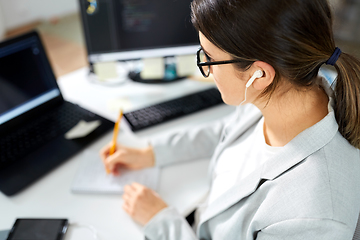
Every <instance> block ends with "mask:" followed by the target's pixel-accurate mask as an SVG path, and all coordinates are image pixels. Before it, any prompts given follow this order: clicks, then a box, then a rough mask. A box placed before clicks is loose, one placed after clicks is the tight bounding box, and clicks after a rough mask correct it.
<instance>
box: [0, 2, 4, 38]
mask: <svg viewBox="0 0 360 240" xmlns="http://www.w3.org/2000/svg"><path fill="white" fill-rule="evenodd" d="M4 35H5V25H4V15H3V11H2V7H1V4H0V41H1V40H3V38H4Z"/></svg>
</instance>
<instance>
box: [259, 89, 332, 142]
mask: <svg viewBox="0 0 360 240" xmlns="http://www.w3.org/2000/svg"><path fill="white" fill-rule="evenodd" d="M328 101H329V99H328V96H327V95H326V93H325V91H324V90H323V89H322V88H321V87H313V88H311V89H308V90H305V91H298V90H296V89H294V88H291V90H289V91H287V92H286V93H284V94H282V95H281V96H278V94H274V95H273V96H272V97H271V99H270V101H269V102H268V103H267V104H266V103H264V102H263V103H259V104H255V105H256V106H257V107H258V108H259V109H260V110H261V112H262V114H263V116H264V120H265V121H264V136H265V141H266V143H267V144H268V145H270V146H274V147H282V146H285V145H286V144H287V143H288V142H290V141H291V140H292V139H293V138H294V137H296V136H297V135H298V134H299V133H301V132H302V131H304V130H305V129H307V128H309V127H311V126H313V125H314V124H316V123H317V122H319V121H320V120H321V119H323V118H324V117H325V116H326V115H327V114H328Z"/></svg>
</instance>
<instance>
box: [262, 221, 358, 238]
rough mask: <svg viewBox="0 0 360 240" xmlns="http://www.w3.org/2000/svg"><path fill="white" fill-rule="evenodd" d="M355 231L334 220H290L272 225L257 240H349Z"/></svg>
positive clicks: (263, 230)
mask: <svg viewBox="0 0 360 240" xmlns="http://www.w3.org/2000/svg"><path fill="white" fill-rule="evenodd" d="M353 234H354V230H353V229H352V228H350V227H349V226H347V225H346V224H344V223H342V222H338V221H336V220H332V219H312V218H304V219H290V220H286V221H282V222H278V223H275V224H272V225H270V226H268V227H266V228H264V229H262V230H261V231H260V232H258V234H257V238H256V240H283V239H291V240H303V239H312V240H348V239H352V237H353Z"/></svg>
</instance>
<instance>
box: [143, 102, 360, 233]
mask: <svg viewBox="0 0 360 240" xmlns="http://www.w3.org/2000/svg"><path fill="white" fill-rule="evenodd" d="M261 117H262V116H261V112H260V111H259V110H258V109H257V108H256V107H254V106H253V105H250V104H248V105H245V106H242V107H238V108H237V111H236V113H235V114H234V116H232V118H231V120H230V121H229V120H224V121H220V122H217V123H216V124H210V125H206V126H201V127H198V128H196V129H193V130H191V131H189V132H182V133H174V134H171V135H169V136H168V137H162V138H159V139H153V141H152V145H153V147H154V151H155V155H156V157H157V160H156V161H157V165H159V166H164V165H166V164H171V163H174V162H178V161H186V160H191V159H199V158H204V157H210V156H212V158H211V162H210V167H209V176H211V175H212V171H213V168H214V166H215V163H216V161H217V159H218V157H219V155H220V154H221V153H222V151H223V150H224V149H225V148H226V147H228V146H229V145H230V144H231V143H232V142H234V141H235V140H236V139H237V138H238V137H239V136H241V134H243V133H244V132H245V131H246V130H247V129H248V128H249V127H250V126H252V125H253V124H256V123H257V122H258V121H259V120H260V118H261ZM225 122H230V124H229V125H228V126H226V127H225ZM359 183H360V156H359V150H358V149H356V148H354V147H353V146H351V145H350V144H349V143H348V142H347V141H346V140H345V139H344V138H343V137H342V136H341V134H340V133H339V132H338V125H337V123H336V120H335V116H334V112H330V113H329V114H328V115H327V116H326V117H325V118H324V119H323V120H321V121H320V122H318V123H317V124H315V125H314V126H312V127H310V128H309V129H307V130H305V131H303V132H302V133H300V134H299V135H298V136H296V137H295V138H294V139H293V140H292V141H291V142H289V143H288V144H287V145H286V146H284V147H283V149H282V150H281V151H280V152H279V153H278V154H277V155H275V156H274V157H273V158H271V159H269V160H267V161H266V162H265V163H264V164H263V165H262V166H261V167H259V168H258V169H256V170H255V171H254V172H252V173H251V174H250V175H249V176H248V177H247V178H245V179H243V180H241V181H238V182H237V183H236V184H235V185H234V186H233V187H232V188H231V189H229V190H228V191H227V192H225V193H224V194H223V195H222V196H220V197H219V198H218V199H217V200H215V201H214V202H213V203H212V204H211V205H209V206H208V207H207V208H206V210H205V212H204V213H203V215H202V218H201V219H200V222H199V224H198V228H197V231H196V233H195V232H194V231H193V230H192V228H191V226H189V224H188V223H187V222H186V220H185V219H184V217H183V216H181V215H180V214H179V213H178V212H177V211H176V210H175V209H174V208H172V207H168V208H166V209H164V210H162V211H161V212H159V213H158V214H157V215H155V216H154V217H153V218H152V219H151V220H150V222H149V223H148V224H147V225H146V226H145V227H144V229H143V230H144V234H145V236H146V237H147V238H148V239H151V240H155V239H164V240H165V239H168V240H175V239H178V240H180V239H181V240H190V239H216V240H232V239H239V240H251V239H258V240H275V239H276V240H279V239H286V240H289V239H291V240H297V239H298V240H304V239H311V240H314V239H316V240H320V239H324V240H345V239H349V240H351V239H352V236H353V234H354V230H355V227H356V222H357V218H358V216H359V211H360V184H359Z"/></svg>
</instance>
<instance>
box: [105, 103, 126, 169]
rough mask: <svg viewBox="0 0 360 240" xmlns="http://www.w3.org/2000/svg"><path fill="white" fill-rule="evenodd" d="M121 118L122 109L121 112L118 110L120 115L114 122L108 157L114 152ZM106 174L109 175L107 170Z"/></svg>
mask: <svg viewBox="0 0 360 240" xmlns="http://www.w3.org/2000/svg"><path fill="white" fill-rule="evenodd" d="M122 116H123V111H122V109H121V110H120V114H119V118H118V119H117V120H116V122H115V126H114V132H113V139H112V142H111V147H110V150H109V155H113V154H114V152H115V149H116V142H117V137H118V133H119V128H120V121H121V118H122ZM106 172H107V173H110V170H109V169H106Z"/></svg>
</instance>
